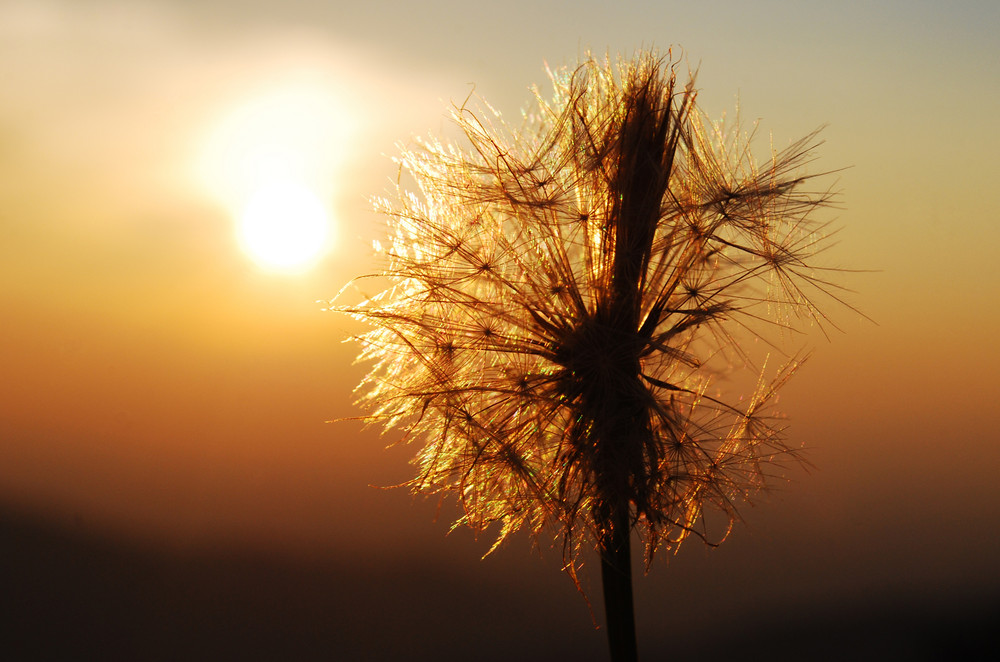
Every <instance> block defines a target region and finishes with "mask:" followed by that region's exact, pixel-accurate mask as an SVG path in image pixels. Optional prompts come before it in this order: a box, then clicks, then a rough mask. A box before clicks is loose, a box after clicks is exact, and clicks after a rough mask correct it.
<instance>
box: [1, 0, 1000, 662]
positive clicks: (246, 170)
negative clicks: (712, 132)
mask: <svg viewBox="0 0 1000 662" xmlns="http://www.w3.org/2000/svg"><path fill="white" fill-rule="evenodd" d="M998 29H1000V5H998V4H997V3H995V2H992V1H989V0H983V1H981V2H977V1H972V0H966V1H960V2H954V3H948V4H947V6H946V5H945V4H943V3H935V2H923V1H908V2H902V1H898V2H882V3H869V2H841V3H833V4H831V3H829V2H778V1H765V2H755V3H743V2H712V1H709V0H706V1H704V2H697V3H696V2H684V3H681V2H673V1H672V0H665V1H664V0H660V1H658V2H627V1H623V2H615V3H605V2H591V1H589V0H583V1H579V0H578V1H576V2H554V1H553V2H546V1H542V2H539V1H537V0H535V1H532V2H527V1H523V0H508V1H507V2H504V3H489V4H487V3H470V2H452V1H450V0H432V1H429V2H424V3H398V4H397V3H394V2H382V1H379V0H370V1H369V2H366V3H361V2H357V3H348V2H341V1H338V0H326V1H319V0H283V1H282V2H272V1H268V0H249V1H248V0H242V1H237V0H203V1H200V2H189V1H187V0H172V1H171V0H127V1H126V0H72V1H71V0H0V80H2V82H3V84H2V85H0V378H2V379H0V648H2V649H4V650H6V651H9V652H13V653H14V655H13V657H11V658H10V659H23V660H29V659H52V658H57V659H65V658H66V657H67V656H69V657H80V656H81V655H82V656H83V657H95V658H106V659H112V658H118V659H177V658H179V657H185V658H188V659H236V658H240V659H301V660H306V659H342V660H389V659H402V658H405V659H413V660H425V659H426V660H430V659H434V660H468V659H478V660H504V659H527V660H530V659H540V658H542V657H552V656H558V657H560V658H562V659H576V660H602V659H605V655H606V653H605V642H604V634H603V631H599V630H595V629H594V626H593V622H592V620H591V613H590V611H589V609H588V606H587V602H586V601H585V600H584V599H583V598H581V596H580V594H579V593H578V592H577V590H576V589H575V588H574V586H573V584H572V583H571V582H570V580H569V579H568V578H567V577H566V576H565V575H563V574H562V573H560V572H559V570H558V568H559V565H560V552H559V550H558V549H548V548H546V547H544V546H543V548H542V549H541V550H534V549H533V548H532V546H531V543H530V542H529V541H528V540H527V539H526V538H523V537H516V538H514V539H512V540H511V541H509V542H508V543H506V544H505V545H504V546H503V547H502V548H501V549H500V550H499V551H497V552H496V553H494V554H493V555H491V556H489V557H487V558H486V559H481V558H480V557H481V556H482V555H483V554H484V553H485V552H486V550H487V549H488V548H489V546H490V544H491V542H492V541H491V540H489V539H484V538H480V539H479V540H476V539H474V538H473V537H472V536H471V534H469V533H468V532H466V531H464V530H459V531H455V532H454V533H452V534H450V535H445V534H446V533H447V531H448V528H449V525H450V521H451V513H452V511H451V510H450V509H449V506H448V505H447V504H446V505H444V506H443V507H441V508H440V510H439V504H438V503H437V502H434V501H430V502H428V501H424V500H421V499H416V500H415V499H413V498H412V497H411V496H410V495H409V494H408V493H407V492H406V491H405V490H401V489H396V490H393V489H376V488H373V487H372V486H373V485H375V486H391V485H395V484H399V483H401V482H402V481H404V480H406V479H407V478H408V477H409V475H410V467H409V465H408V456H409V451H408V449H406V448H399V447H396V448H392V449H389V450H386V448H385V447H386V445H387V444H389V443H390V442H391V441H392V440H393V439H392V437H391V435H390V436H387V437H382V438H380V437H379V436H378V435H377V434H375V433H373V432H372V431H369V430H363V429H362V426H361V425H360V424H358V423H357V422H355V421H346V422H337V423H327V421H330V420H332V419H338V418H344V417H350V416H354V415H356V414H358V413H359V412H358V411H357V410H356V409H355V408H354V407H353V405H352V399H353V398H352V389H353V386H354V385H355V384H356V383H357V382H358V380H359V379H360V375H361V373H360V367H359V366H355V365H353V357H354V354H355V350H356V348H355V347H354V346H352V345H349V344H343V342H342V341H343V340H344V339H345V338H346V337H347V336H348V335H350V334H351V333H354V332H357V331H358V328H357V327H356V326H354V323H353V322H351V321H350V320H347V319H344V318H342V317H340V316H337V315H334V314H332V313H325V312H322V311H321V308H322V304H319V303H317V300H322V299H328V298H330V297H332V296H334V295H335V294H336V293H337V292H338V291H339V290H340V289H341V287H343V286H344V284H345V283H347V282H348V281H349V280H350V279H351V278H352V277H353V276H355V275H358V274H361V273H367V272H371V271H373V270H375V269H377V268H378V264H377V262H376V261H375V260H374V258H373V254H372V250H371V244H372V241H373V240H374V239H377V238H378V237H379V236H380V227H381V226H380V224H379V219H378V218H377V216H376V215H375V214H374V213H373V212H372V211H371V204H370V202H369V198H370V197H371V196H372V195H377V194H381V193H384V192H385V191H387V190H388V189H389V188H390V186H391V184H392V182H393V181H394V180H395V178H396V174H397V171H396V168H395V166H394V165H393V164H392V162H391V161H390V159H389V156H391V155H392V154H393V153H394V152H395V151H396V147H395V144H396V143H397V142H399V141H403V142H406V141H409V140H411V139H412V138H413V137H414V136H417V135H425V134H426V133H428V132H434V133H437V134H439V135H445V136H448V135H449V131H451V129H450V128H449V125H448V121H447V118H446V113H447V108H448V106H449V105H450V104H451V103H453V102H454V103H461V102H462V101H463V100H464V99H465V98H466V97H467V96H468V95H469V94H470V92H472V91H473V90H475V92H476V94H478V95H480V96H482V97H483V98H485V99H486V100H488V101H489V102H490V103H492V104H493V105H494V106H495V107H496V108H497V109H498V110H500V111H501V112H502V113H503V114H504V116H505V117H509V118H512V119H515V120H516V118H517V117H518V115H519V113H520V111H521V109H523V108H525V107H527V105H528V103H529V102H530V98H531V96H530V92H529V86H530V85H532V84H536V83H537V84H539V85H541V86H543V87H544V84H545V82H546V74H545V66H546V64H547V65H548V66H551V67H559V66H564V65H572V64H573V63H575V62H576V61H577V60H578V58H579V57H580V56H581V55H582V54H583V53H584V52H586V51H587V50H588V49H591V50H593V51H594V52H595V53H598V54H603V53H605V52H608V53H611V54H612V55H614V54H616V53H624V54H627V55H630V54H632V53H633V52H635V51H636V50H637V49H639V48H642V47H649V46H656V47H659V48H660V49H662V50H665V49H666V48H668V47H669V46H671V45H674V46H675V47H682V48H683V49H684V54H685V56H686V57H687V59H688V60H689V62H690V63H691V66H692V68H697V69H698V87H699V88H700V89H701V93H700V95H699V101H700V104H701V106H702V108H703V110H705V111H706V112H707V113H708V115H710V116H712V117H719V116H721V115H722V114H723V113H725V112H728V113H729V114H730V116H732V114H733V109H734V108H735V106H736V104H737V101H738V102H739V105H740V115H741V117H742V120H743V121H744V122H745V123H747V124H748V125H750V124H752V123H753V122H755V121H756V120H758V119H760V121H761V122H760V129H759V139H760V140H762V141H763V142H762V144H763V145H766V143H767V140H768V136H770V137H771V140H773V143H774V144H775V146H777V147H780V146H782V145H786V144H788V143H789V142H790V141H792V140H794V139H796V138H799V137H801V136H802V135H804V134H806V133H808V132H809V131H811V130H813V129H814V128H816V127H818V126H820V125H823V124H827V125H828V126H827V128H826V129H825V131H824V132H823V134H822V136H823V138H824V139H825V140H826V143H825V144H824V145H823V147H822V148H821V150H820V152H819V156H820V158H819V160H818V161H817V162H816V163H815V164H814V165H813V166H812V167H813V169H814V170H833V169H838V168H847V169H846V170H843V171H842V172H840V173H839V174H838V175H836V180H837V182H836V183H837V186H838V187H839V188H840V189H841V190H842V196H841V199H840V203H841V204H840V207H841V209H838V210H834V211H830V212H829V215H830V218H831V219H833V220H835V223H836V225H837V226H839V227H841V228H842V230H841V232H840V233H839V234H838V235H837V239H838V241H837V243H836V246H835V247H834V248H833V249H831V251H830V253H829V254H828V255H827V259H828V263H829V264H831V265H833V266H840V267H845V268H851V269H861V270H871V272H870V273H859V274H844V276H843V282H844V283H845V284H846V285H848V286H849V287H851V288H853V289H855V290H856V294H853V295H850V297H849V300H850V302H851V303H852V304H853V305H854V306H856V307H857V308H858V310H860V311H862V312H863V313H864V314H866V315H868V316H869V317H871V318H872V319H873V320H874V321H875V322H876V323H871V322H868V321H866V320H864V319H863V317H862V316H861V315H860V314H858V313H856V312H852V311H851V310H849V309H847V308H841V309H839V310H830V311H829V312H830V313H831V314H832V317H833V320H834V322H836V324H837V326H838V327H839V328H840V329H841V331H836V330H834V331H833V332H831V334H830V339H829V340H827V339H826V338H825V337H824V336H823V335H822V334H820V333H815V334H813V335H811V336H810V337H809V338H808V339H807V342H808V345H809V346H810V347H811V348H812V350H813V356H812V358H811V360H810V361H809V363H808V364H807V365H806V367H805V368H804V369H803V370H802V371H801V372H800V373H799V375H798V376H797V377H796V379H795V380H793V381H792V382H791V383H790V384H789V385H788V386H787V387H786V389H785V391H784V392H783V395H782V400H781V408H782V410H783V411H784V412H786V413H787V414H788V415H789V417H790V423H791V428H790V434H791V436H792V438H793V439H794V440H797V441H799V442H801V443H803V444H805V445H806V446H807V447H808V448H809V449H810V450H809V455H808V458H809V460H810V461H811V463H812V465H813V467H812V468H811V469H810V470H809V471H805V470H801V471H797V472H794V473H793V474H791V475H790V476H789V478H790V481H789V482H788V483H787V484H782V485H778V486H777V488H776V489H775V490H774V491H772V492H771V493H769V494H768V495H766V496H764V497H762V498H760V499H758V501H757V502H755V504H754V506H753V507H747V508H745V509H744V511H743V514H744V516H745V521H744V522H742V523H741V524H740V525H738V527H737V528H736V530H735V531H734V533H733V534H732V535H731V537H730V539H729V540H728V541H727V542H726V543H725V544H724V545H723V546H721V547H720V548H718V549H708V548H706V547H704V546H699V544H698V543H695V542H691V543H689V544H688V545H687V546H686V547H684V548H682V549H681V551H680V553H679V554H677V555H676V556H672V557H667V556H664V557H661V558H659V559H658V560H657V562H656V563H655V564H654V566H653V567H652V569H651V571H650V573H649V574H648V575H647V576H645V577H643V576H642V575H641V573H640V575H639V576H638V577H637V579H636V600H637V618H638V631H639V632H638V634H639V645H640V653H641V654H642V655H643V656H645V659H666V658H667V657H668V656H669V657H670V658H671V659H685V658H686V657H697V658H698V659H702V660H711V659H734V658H736V657H742V658H745V659H789V660H801V659H824V660H835V659H845V660H846V659H852V660H856V659H881V660H886V659H908V660H916V659H954V658H955V657H959V658H961V657H963V655H964V656H965V659H974V658H973V657H972V654H973V653H972V651H974V650H975V646H976V644H979V643H984V642H986V637H987V633H988V631H989V630H990V629H991V628H992V626H993V625H995V622H994V621H992V620H991V615H992V613H994V611H993V610H995V609H996V608H997V607H1000V569H998V567H997V565H996V559H997V558H998V556H1000V533H998V526H997V522H998V521H1000V488H998V486H997V481H996V474H997V470H998V469H1000V443H998V438H997V432H996V425H995V422H994V420H993V419H994V418H995V416H996V412H997V402H998V401H1000V386H998V382H997V380H996V379H995V375H996V374H997V373H998V371H1000V351H998V350H997V346H996V343H995V339H994V337H995V334H996V331H995V329H996V325H997V321H998V317H1000V311H998V309H997V301H998V300H1000V272H998V268H997V260H996V246H997V245H998V242H1000V202H998V198H997V196H996V195H995V192H994V191H995V187H996V182H995V180H996V174H997V165H996V163H997V155H998V154H1000V138H998V133H997V131H996V129H995V117H994V116H995V114H996V111H997V109H998V108H1000V45H998V42H997V41H996V39H995V34H996V32H997V31H998ZM832 181H833V180H832V179H831V182H832ZM275 209H279V210H294V211H295V215H294V216H295V219H294V222H293V220H290V219H288V218H284V219H283V220H282V218H281V217H280V216H276V215H275V212H274V210H275ZM276 225H277V227H278V228H279V229H280V230H281V231H280V232H278V233H275V232H274V228H275V226H276ZM436 516H437V517H436ZM584 587H585V588H586V589H587V590H588V591H589V592H590V595H591V597H592V601H593V605H594V614H595V616H596V617H597V619H598V620H600V618H601V611H600V581H599V573H597V572H596V566H595V564H594V563H593V559H592V560H591V563H590V565H588V566H587V568H585V575H584ZM991 636H992V635H991ZM984 659H985V658H984Z"/></svg>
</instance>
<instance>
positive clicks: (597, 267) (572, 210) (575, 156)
mask: <svg viewBox="0 0 1000 662" xmlns="http://www.w3.org/2000/svg"><path fill="white" fill-rule="evenodd" d="M677 69H678V63H677V62H676V61H674V60H672V59H671V55H670V54H669V53H668V54H667V56H666V57H660V56H658V55H657V54H655V53H644V54H640V55H638V56H637V57H635V58H634V59H631V60H620V61H618V62H617V63H615V64H612V63H611V62H609V61H604V62H600V61H598V60H595V59H587V60H586V61H585V62H583V63H582V64H581V65H580V66H579V67H577V68H576V69H574V70H570V71H563V72H556V73H555V74H553V75H552V83H553V86H554V90H555V93H554V95H553V97H552V99H551V100H547V99H545V98H543V97H542V96H541V95H540V94H537V93H536V96H537V102H538V112H537V113H535V114H533V115H532V116H531V117H532V118H533V119H532V120H531V121H529V122H528V124H527V125H526V126H525V127H524V128H522V129H520V130H516V129H513V128H510V127H508V126H506V125H504V124H503V123H502V121H501V120H500V119H499V117H497V116H495V115H493V116H490V113H488V112H484V113H481V114H477V113H475V112H473V111H472V110H470V109H469V108H467V107H465V106H461V107H458V108H456V109H455V110H454V120H455V123H456V124H457V125H458V127H459V128H460V129H461V130H462V131H463V132H464V136H465V138H466V140H467V145H466V146H465V147H459V146H455V145H444V144H441V143H439V142H436V141H426V142H424V143H422V145H421V146H419V147H417V148H414V149H408V150H404V152H403V154H402V156H401V158H400V163H401V164H402V167H404V168H405V169H406V170H407V171H409V173H410V174H411V175H412V176H413V178H414V180H415V181H416V183H417V186H418V187H419V192H420V195H413V194H409V193H405V192H402V191H400V192H398V195H397V196H396V197H395V201H379V203H378V204H379V208H380V210H381V211H382V212H383V213H384V214H385V215H386V217H387V219H388V226H389V233H390V236H389V237H388V241H387V242H386V243H385V244H384V247H383V248H382V249H381V252H382V254H383V255H384V256H385V258H386V260H387V266H386V270H385V272H384V273H383V274H380V276H383V277H388V278H389V279H390V280H391V282H392V284H391V286H390V287H389V289H388V290H386V291H385V292H384V293H383V294H381V295H379V296H377V297H374V298H372V299H370V300H368V301H366V302H365V303H362V304H360V305H356V306H348V305H340V306H333V308H335V309H338V310H340V311H342V312H346V313H349V314H351V315H353V316H355V317H357V318H358V319H361V320H364V321H366V322H368V323H369V324H370V325H371V326H372V327H373V328H372V330H371V331H370V332H368V333H366V334H364V335H362V336H360V337H359V338H358V340H359V342H360V343H361V346H362V351H361V359H362V360H364V361H368V362H370V364H371V369H370V372H369V373H368V376H367V377H366V378H365V380H364V382H363V384H362V385H361V387H360V389H361V393H362V395H361V401H362V403H363V404H364V405H365V406H366V407H368V408H369V409H370V410H371V413H372V415H373V418H374V419H375V420H378V421H380V422H381V423H382V424H383V425H385V426H386V427H387V428H397V429H399V430H401V431H402V432H403V433H404V435H403V436H404V438H405V439H407V440H408V441H411V442H413V443H417V444H421V445H422V449H421V450H420V451H419V452H418V454H417V456H416V459H415V460H414V462H415V464H416V466H417V469H418V470H417V476H416V477H415V478H414V479H413V480H412V482H411V483H410V485H411V487H412V488H413V489H415V490H416V491H418V492H423V493H428V494H437V493H444V494H453V495H454V496H455V498H456V499H457V500H458V502H459V504H460V505H461V508H462V516H461V518H460V520H459V523H460V524H466V525H468V526H471V527H472V528H473V529H475V530H477V531H484V530H486V529H487V528H489V527H490V526H491V525H494V524H496V525H498V527H499V532H498V539H497V541H496V544H500V542H502V540H503V539H504V538H506V537H507V536H509V535H510V534H512V533H513V532H515V531H518V530H521V529H527V530H528V531H529V532H530V533H532V534H534V535H535V536H545V535H549V534H553V535H555V536H557V537H561V539H562V544H563V550H564V554H565V557H566V559H565V560H566V569H567V571H568V572H570V574H571V575H572V576H574V578H575V572H576V570H577V568H578V562H579V558H580V554H581V551H582V550H583V549H585V548H586V547H587V546H593V547H595V548H596V549H597V550H598V551H599V553H600V557H601V564H602V580H603V585H604V592H605V606H606V612H607V618H608V625H609V640H610V642H611V648H612V651H613V656H614V657H615V659H634V656H635V643H634V625H633V621H632V597H631V575H630V572H631V570H630V561H629V546H630V536H631V534H632V533H633V532H634V531H638V533H639V536H640V537H641V539H642V541H643V543H644V545H645V551H646V559H647V563H648V562H650V561H651V560H652V559H653V557H654V555H655V553H656V552H657V551H662V550H675V549H676V548H677V547H678V546H679V545H680V544H681V543H682V542H683V541H684V540H685V539H686V538H688V537H690V536H696V537H698V538H702V539H703V540H705V541H706V542H711V543H713V544H714V543H718V542H719V541H720V540H719V539H713V538H712V536H711V531H710V530H709V528H708V526H707V524H706V518H705V513H706V511H707V510H708V509H714V510H717V511H720V512H721V513H723V514H724V515H725V516H726V517H727V518H728V519H729V522H730V527H731V524H732V521H733V520H734V519H735V518H736V517H737V512H736V507H737V505H738V504H739V503H740V502H742V501H744V500H746V499H747V498H749V496H750V495H751V494H752V493H753V492H754V491H756V490H758V489H761V488H762V487H764V486H765V481H766V479H767V478H768V477H769V475H771V473H774V472H775V470H774V469H768V468H767V467H769V466H774V465H778V466H779V467H780V465H782V464H783V463H785V462H787V461H789V460H793V459H795V458H796V451H795V449H794V448H792V447H791V446H789V445H788V444H787V443H786V441H785V438H784V436H783V433H782V432H783V431H782V428H781V426H780V425H778V424H776V422H775V420H774V419H773V418H772V416H771V413H770V412H769V407H770V405H771V403H772V401H773V398H774V395H775V392H776V391H777V389H778V388H779V387H780V386H781V385H782V384H784V383H785V382H786V381H787V379H788V378H789V377H790V376H791V375H792V374H793V373H794V371H795V368H796V366H797V362H796V361H795V360H790V361H789V362H788V364H787V365H785V366H783V367H782V368H781V369H779V370H778V372H777V376H776V377H775V378H774V379H773V380H772V381H769V380H767V379H765V378H764V376H763V373H764V370H763V368H761V369H760V370H756V371H755V372H756V374H758V376H759V379H758V380H757V387H756V389H755V390H753V391H752V392H750V393H748V394H746V399H744V398H743V395H742V394H735V395H734V396H732V397H730V398H729V399H726V398H724V397H723V396H721V395H719V396H709V395H708V393H709V388H710V385H713V384H714V380H715V379H716V378H717V377H718V376H719V375H720V374H722V373H726V374H729V373H731V372H732V371H733V370H735V369H742V368H743V367H748V368H749V369H750V370H751V371H754V369H753V367H752V366H753V365H754V358H753V357H752V356H751V354H752V352H751V351H750V349H748V347H747V344H748V343H749V338H750V337H751V336H755V335H756V336H760V337H767V336H768V330H769V329H770V330H776V331H778V332H779V335H780V332H781V331H782V330H784V329H786V328H790V327H791V326H792V325H793V324H794V323H795V322H796V321H797V320H798V319H801V318H805V319H806V320H815V321H816V322H819V323H824V322H825V321H826V320H825V318H824V317H822V315H821V314H820V313H819V311H818V308H817V306H816V302H817V300H819V299H821V298H823V297H827V296H830V297H834V294H835V289H834V286H833V285H831V284H830V283H828V282H827V281H826V280H824V279H823V278H820V277H818V276H816V275H815V274H817V273H820V272H819V271H818V270H817V269H816V268H815V267H814V266H813V265H812V263H811V260H812V258H813V257H814V256H815V255H816V253H818V252H819V251H820V250H821V249H822V247H823V246H824V244H823V243H822V240H821V239H818V238H817V237H819V236H820V233H821V230H822V226H818V225H817V224H816V223H815V222H814V221H813V220H812V219H811V213H812V212H813V211H814V210H815V209H816V208H817V207H821V206H823V205H826V204H828V203H829V202H830V200H831V194H830V192H829V191H827V192H821V193H813V192H811V191H807V190H805V189H804V188H803V185H804V184H805V183H806V182H810V181H812V178H811V177H808V176H803V175H801V174H800V172H799V171H800V168H801V167H802V166H803V165H804V164H806V163H807V162H808V161H809V159H810V155H811V154H812V151H813V149H814V148H815V147H816V146H817V145H818V142H817V140H816V135H815V134H811V135H809V136H807V137H806V138H804V139H803V140H801V141H798V142H795V143H793V144H792V145H791V146H790V147H789V148H788V149H786V150H784V151H781V152H778V153H776V154H774V156H773V158H772V159H771V161H770V162H768V163H763V164H758V163H756V162H754V161H753V160H752V159H751V157H750V154H749V150H748V148H747V145H746V144H745V142H744V141H745V138H744V137H743V136H741V135H740V133H739V130H738V128H734V129H729V128H727V127H725V126H724V125H721V124H712V123H710V122H708V121H707V120H705V119H704V118H703V117H702V115H701V114H700V112H699V111H698V110H697V108H696V106H695V97H696V93H695V89H694V86H693V84H694V81H693V78H690V79H689V80H688V81H687V82H686V83H685V84H683V85H682V84H680V83H679V82H678V80H677ZM380 245H381V244H378V243H377V244H376V246H377V247H378V246H380ZM834 298H836V297H834ZM712 388H713V392H714V389H715V386H712ZM728 530H729V527H726V529H725V531H723V532H722V533H721V537H725V535H726V533H728ZM494 547H495V546H494Z"/></svg>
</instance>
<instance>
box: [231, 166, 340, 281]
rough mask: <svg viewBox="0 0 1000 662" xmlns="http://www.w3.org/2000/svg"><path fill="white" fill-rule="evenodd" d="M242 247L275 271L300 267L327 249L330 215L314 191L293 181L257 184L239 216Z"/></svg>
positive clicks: (262, 264) (292, 269)
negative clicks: (257, 187)
mask: <svg viewBox="0 0 1000 662" xmlns="http://www.w3.org/2000/svg"><path fill="white" fill-rule="evenodd" d="M239 240H240V245H241V247H242V248H243V250H244V251H245V252H246V253H247V255H249V256H250V257H251V258H252V259H253V260H254V262H256V263H257V264H258V265H260V266H262V267H265V268H268V269H271V270H275V271H302V270H305V269H308V268H309V267H311V266H313V265H314V264H315V263H316V262H317V261H318V260H319V259H320V258H321V257H322V256H323V254H324V253H325V252H326V251H327V247H328V245H329V240H330V219H329V216H328V214H327V211H326V209H325V207H324V205H323V203H322V201H321V200H320V199H319V198H318V197H317V196H316V194H315V193H313V192H312V191H310V190H309V189H308V188H306V187H305V186H303V185H302V184H300V183H298V182H295V181H291V180H289V181H274V182H271V183H269V184H266V185H263V186H261V187H260V188H259V189H258V190H257V191H256V192H255V193H254V194H253V195H252V196H250V199H249V200H248V201H247V203H246V207H245V208H244V210H243V213H242V214H241V215H240V219H239Z"/></svg>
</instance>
